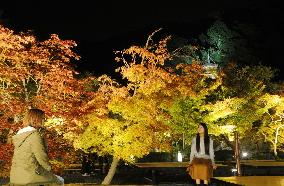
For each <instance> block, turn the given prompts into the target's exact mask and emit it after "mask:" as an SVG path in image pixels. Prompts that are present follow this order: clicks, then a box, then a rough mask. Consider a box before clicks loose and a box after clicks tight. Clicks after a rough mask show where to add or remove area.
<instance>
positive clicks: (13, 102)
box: [0, 26, 91, 172]
mask: <svg viewBox="0 0 284 186" xmlns="http://www.w3.org/2000/svg"><path fill="white" fill-rule="evenodd" d="M75 46H76V43H75V42H74V41H72V40H61V39H60V38H59V37H58V36H57V35H55V34H52V35H51V36H50V38H49V39H47V40H45V41H38V40H37V38H36V37H35V36H33V35H32V34H31V33H18V34H17V33H15V32H13V31H12V30H9V29H8V28H4V27H3V26H0V72H1V74H0V122H1V124H0V134H1V138H2V139H3V140H2V142H0V143H1V148H0V154H1V169H2V168H3V172H7V170H8V169H9V165H10V161H8V160H9V158H11V156H12V153H6V152H9V151H11V149H10V148H11V145H7V144H6V143H7V139H8V137H9V135H10V136H11V135H13V134H14V133H15V131H17V130H18V128H19V127H21V120H22V116H23V114H24V112H25V110H26V109H28V108H39V109H42V110H44V112H45V113H46V117H47V119H48V120H52V119H53V120H54V119H56V118H62V119H63V122H62V123H63V124H66V123H72V122H74V121H75V120H76V118H77V117H79V116H80V114H82V113H84V109H80V106H81V105H83V103H84V101H85V100H88V99H89V98H91V96H90V94H91V93H88V92H87V91H85V90H86V89H85V84H86V83H87V82H89V80H86V79H84V80H79V79H77V78H75V76H76V72H75V71H74V69H73V66H72V64H71V60H72V59H75V60H78V59H79V56H78V55H77V54H76V53H74V52H73V51H72V48H73V47H75ZM87 94H89V97H88V96H87ZM62 123H60V122H59V123H57V124H58V125H59V124H62ZM48 133H49V135H47V138H48V139H47V140H48V141H49V142H48V143H49V144H50V149H53V150H51V151H49V152H50V156H51V158H53V160H54V161H55V160H56V159H60V158H61V159H65V160H66V161H67V158H64V157H67V155H68V153H66V148H69V147H70V145H69V146H68V143H67V141H66V140H64V139H63V136H62V135H58V134H56V133H54V130H51V129H50V131H48ZM53 133H54V134H53ZM53 135H55V136H53ZM63 144H64V145H63ZM65 155H66V156H65ZM70 157H71V156H70ZM70 157H69V158H70Z"/></svg>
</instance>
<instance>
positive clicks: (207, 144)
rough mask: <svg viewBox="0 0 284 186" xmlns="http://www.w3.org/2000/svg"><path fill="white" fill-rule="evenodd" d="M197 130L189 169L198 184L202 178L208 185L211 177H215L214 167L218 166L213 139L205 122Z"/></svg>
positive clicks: (192, 143) (193, 140)
mask: <svg viewBox="0 0 284 186" xmlns="http://www.w3.org/2000/svg"><path fill="white" fill-rule="evenodd" d="M197 132H198V133H197V135H196V137H194V138H193V139H192V142H191V152H190V163H189V167H188V170H189V174H190V176H191V178H192V179H194V180H195V181H196V184H197V185H200V183H201V180H203V182H204V184H205V185H208V182H209V180H210V178H212V177H213V169H216V168H217V166H216V165H215V162H214V149H213V140H212V139H211V138H210V137H209V135H208V128H207V126H206V124H205V123H200V124H199V127H198V130H197Z"/></svg>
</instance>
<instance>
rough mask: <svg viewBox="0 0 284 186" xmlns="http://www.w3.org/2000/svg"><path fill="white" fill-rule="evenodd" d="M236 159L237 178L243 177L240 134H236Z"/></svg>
mask: <svg viewBox="0 0 284 186" xmlns="http://www.w3.org/2000/svg"><path fill="white" fill-rule="evenodd" d="M235 158H236V168H237V176H241V175H242V172H241V157H240V139H239V134H238V132H235Z"/></svg>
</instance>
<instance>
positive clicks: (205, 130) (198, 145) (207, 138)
mask: <svg viewBox="0 0 284 186" xmlns="http://www.w3.org/2000/svg"><path fill="white" fill-rule="evenodd" d="M199 125H201V126H202V127H203V128H204V146H205V154H208V155H209V135H208V128H207V125H206V124H205V123H200V124H199ZM196 151H197V152H199V151H200V135H199V133H197V135H196Z"/></svg>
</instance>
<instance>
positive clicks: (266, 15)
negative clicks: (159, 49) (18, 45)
mask: <svg viewBox="0 0 284 186" xmlns="http://www.w3.org/2000/svg"><path fill="white" fill-rule="evenodd" d="M281 14H282V13H281V6H280V1H275V2H273V1H261V2H259V1H257V0H244V1H234V2H232V1H228V0H214V1H213V0H211V1H209V0H208V1H204V0H199V1H190V0H187V1H178V0H175V1H159V0H153V1H130V2H128V1H127V2H126V1H118V0H116V1H115V0H114V1H110V0H105V1H91V0H89V1H86V0H85V1H83V0H81V1H79V0H74V1H71V0H70V1H62V0H61V1H60V0H58V1H45V2H43V1H12V2H6V4H3V3H2V2H1V5H0V20H1V21H2V24H4V26H6V27H8V28H10V29H13V30H16V31H26V30H33V31H34V33H35V35H36V36H38V37H39V38H42V39H46V38H47V37H48V36H49V34H51V33H56V34H58V35H59V36H60V37H61V38H62V39H72V40H75V41H76V42H77V43H78V47H77V49H76V50H77V52H78V53H79V54H80V55H81V57H82V59H81V61H80V64H78V70H82V71H86V70H88V71H92V72H94V73H95V75H100V74H103V73H107V74H112V75H114V74H113V73H112V72H113V70H114V68H115V67H114V66H115V65H116V64H115V62H114V54H113V51H114V50H121V49H124V48H127V47H129V46H130V45H132V44H144V42H145V41H146V39H147V36H148V35H149V34H150V33H151V32H152V31H154V30H155V29H158V28H160V27H162V28H163V31H162V33H163V34H168V35H178V36H181V37H185V38H188V39H190V38H191V37H196V36H198V35H199V34H201V33H202V32H203V33H204V32H205V31H206V29H208V28H209V26H210V24H212V23H213V20H214V17H216V15H221V17H222V18H223V19H224V20H226V21H227V23H230V22H233V21H238V22H243V23H249V24H253V25H257V26H258V27H259V28H260V29H262V34H263V35H262V36H261V38H263V42H264V45H265V46H266V52H267V54H266V59H264V60H263V62H262V63H263V64H265V65H270V66H272V67H275V68H278V69H280V73H279V76H278V79H280V80H284V75H283V71H284V65H283V61H282V53H283V52H284V51H283V49H284V47H283V44H282V43H283V41H284V37H283V33H284V32H283V29H284V23H283V22H284V21H283V19H281V17H282V15H281ZM281 72H282V73H281Z"/></svg>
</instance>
